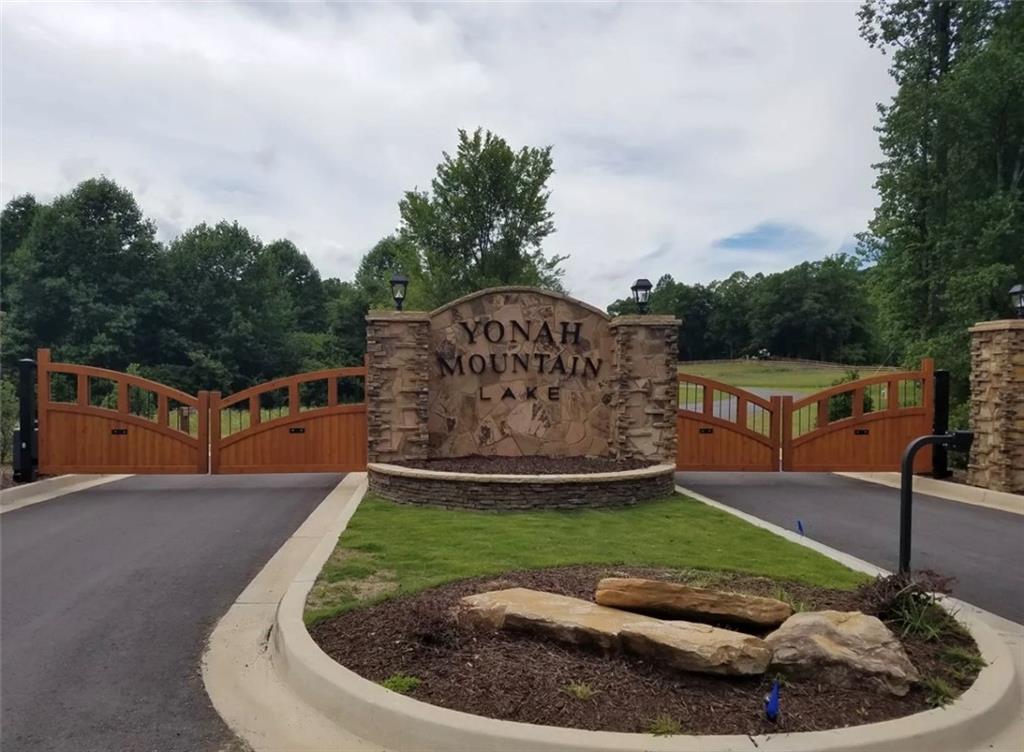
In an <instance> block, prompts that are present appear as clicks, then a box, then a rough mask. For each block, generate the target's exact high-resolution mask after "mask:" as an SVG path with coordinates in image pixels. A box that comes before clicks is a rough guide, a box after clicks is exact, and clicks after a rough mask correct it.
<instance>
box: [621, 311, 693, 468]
mask: <svg viewBox="0 0 1024 752" xmlns="http://www.w3.org/2000/svg"><path fill="white" fill-rule="evenodd" d="M679 324H680V322H679V320H678V319H676V318H673V317H672V316H619V317H617V318H614V319H612V321H611V324H610V326H611V331H612V337H613V338H614V342H615V352H614V362H613V364H612V365H613V368H614V371H613V375H612V380H611V384H610V388H611V391H612V403H611V408H612V417H611V449H612V454H613V455H614V456H616V457H618V458H620V459H643V460H650V461H655V462H665V463H675V461H676V445H677V442H678V436H677V430H676V411H677V409H678V406H679V379H678V375H677V372H678V340H679Z"/></svg>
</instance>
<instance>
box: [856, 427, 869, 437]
mask: <svg viewBox="0 0 1024 752" xmlns="http://www.w3.org/2000/svg"><path fill="white" fill-rule="evenodd" d="M869 433H871V429H870V428H854V429H853V435H854V436H867V435H868V434H869Z"/></svg>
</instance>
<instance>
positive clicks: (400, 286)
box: [391, 272, 409, 311]
mask: <svg viewBox="0 0 1024 752" xmlns="http://www.w3.org/2000/svg"><path fill="white" fill-rule="evenodd" d="M408 288H409V278H408V277H406V276H405V275H404V274H402V273H401V272H396V273H395V274H393V275H392V276H391V297H392V298H394V299H395V310H396V311H401V310H402V303H404V302H405V293H406V290H408Z"/></svg>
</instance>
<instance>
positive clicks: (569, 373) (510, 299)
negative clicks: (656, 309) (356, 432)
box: [427, 288, 613, 456]
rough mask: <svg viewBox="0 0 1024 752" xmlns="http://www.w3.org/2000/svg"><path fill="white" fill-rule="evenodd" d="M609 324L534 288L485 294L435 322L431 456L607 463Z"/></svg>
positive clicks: (437, 314) (438, 314)
mask: <svg viewBox="0 0 1024 752" xmlns="http://www.w3.org/2000/svg"><path fill="white" fill-rule="evenodd" d="M609 320H610V319H609V317H608V316H607V315H606V314H604V313H603V312H601V311H599V310H598V309H596V308H593V307H591V306H589V305H587V304H585V303H581V302H579V301H577V300H574V299H572V298H569V297H564V296H561V295H555V294H552V293H548V292H544V291H541V290H535V289H530V288H518V289H505V290H501V291H494V292H491V291H487V290H485V291H482V292H478V293H474V294H472V295H469V296H466V297H464V298H461V299H459V300H456V301H455V302H453V303H450V304H449V305H447V306H444V307H443V308H440V309H438V310H436V311H434V312H433V313H432V314H431V315H430V357H431V360H432V362H431V364H430V377H429V398H428V411H429V412H428V417H427V432H428V436H429V438H428V442H429V448H430V454H431V456H463V455H468V454H497V455H505V456H509V455H527V454H545V455H553V456H565V455H572V456H577V455H590V456H606V455H608V454H609V451H610V440H611V426H610V409H609V404H610V402H611V399H612V394H611V390H610V388H609V382H610V380H611V377H612V369H613V364H612V345H613V342H612V335H611V332H610V330H609V325H608V324H609Z"/></svg>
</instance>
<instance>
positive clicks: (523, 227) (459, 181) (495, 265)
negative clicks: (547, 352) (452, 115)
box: [399, 128, 565, 306]
mask: <svg viewBox="0 0 1024 752" xmlns="http://www.w3.org/2000/svg"><path fill="white" fill-rule="evenodd" d="M553 172H554V167H553V166H552V161H551V147H550V146H547V147H544V148H531V147H523V148H522V149H520V150H519V151H518V152H517V151H514V150H513V149H512V148H511V147H510V146H509V145H508V144H507V143H506V142H505V140H504V139H502V138H500V137H499V136H496V135H494V134H493V133H491V132H490V131H487V132H482V131H481V130H480V129H479V128H478V129H477V130H476V131H474V132H473V134H472V135H470V134H469V133H467V132H466V131H464V130H460V131H459V144H458V148H457V150H456V153H455V155H454V156H452V155H450V154H448V153H447V152H445V153H444V154H443V159H442V161H441V163H440V164H439V165H438V166H437V175H436V177H435V178H434V179H433V180H432V181H431V190H430V191H417V190H412V191H407V192H406V194H405V198H403V199H402V201H401V202H400V203H399V211H400V213H401V218H402V225H401V232H402V234H403V235H404V236H405V237H406V238H408V239H409V240H410V241H411V242H412V243H413V244H414V245H415V247H416V248H417V250H418V253H419V255H420V263H419V264H418V265H417V266H418V267H419V269H421V270H422V278H423V282H424V285H423V287H424V290H425V293H426V296H427V298H428V303H429V304H430V305H431V306H435V305H440V304H442V303H445V302H447V301H449V300H452V299H454V298H457V297H459V296H461V295H465V294H467V293H469V292H472V291H474V290H477V289H480V288H483V287H491V286H494V285H510V284H522V285H536V286H541V287H547V288H552V289H561V281H560V280H561V276H562V269H561V268H560V264H561V262H562V261H564V259H565V257H563V256H552V257H548V256H546V255H545V254H544V251H543V248H542V246H543V243H544V240H545V239H546V238H547V237H548V236H549V235H551V234H552V233H553V232H554V231H555V225H554V222H553V221H552V212H551V211H550V210H549V209H548V198H549V197H550V191H549V190H548V188H547V181H548V179H549V178H550V177H551V175H552V173H553Z"/></svg>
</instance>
